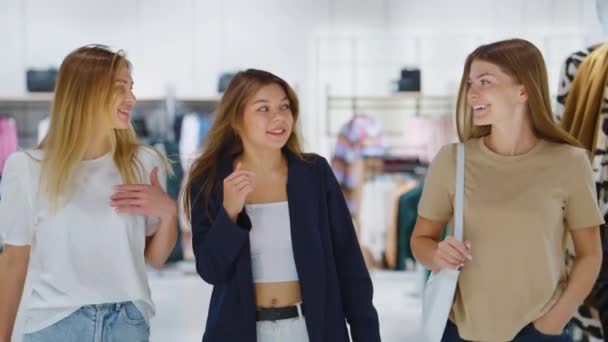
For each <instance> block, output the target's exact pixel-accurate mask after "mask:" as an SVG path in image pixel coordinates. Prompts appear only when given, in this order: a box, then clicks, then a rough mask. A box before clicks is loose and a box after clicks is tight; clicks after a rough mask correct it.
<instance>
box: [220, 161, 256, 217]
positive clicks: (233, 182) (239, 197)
mask: <svg viewBox="0 0 608 342" xmlns="http://www.w3.org/2000/svg"><path fill="white" fill-rule="evenodd" d="M254 176H255V173H253V172H251V171H246V170H241V163H238V164H237V165H236V169H235V170H234V172H232V173H231V174H230V175H229V176H228V177H226V178H225V179H224V203H223V205H224V209H225V210H226V213H228V216H229V217H230V219H231V220H232V221H233V222H236V218H237V216H238V215H239V213H240V212H241V210H243V207H244V206H245V201H246V199H247V195H249V194H250V193H251V192H252V191H253V189H254V188H255V184H254V181H253V177H254Z"/></svg>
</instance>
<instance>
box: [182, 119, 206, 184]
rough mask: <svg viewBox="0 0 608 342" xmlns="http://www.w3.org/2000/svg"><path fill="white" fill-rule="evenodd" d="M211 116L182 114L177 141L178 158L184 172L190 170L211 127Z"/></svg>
mask: <svg viewBox="0 0 608 342" xmlns="http://www.w3.org/2000/svg"><path fill="white" fill-rule="evenodd" d="M211 123H212V120H211V117H210V116H209V115H203V114H198V113H190V114H186V115H184V117H183V119H182V124H181V133H180V139H179V140H178V141H179V160H180V162H181V164H182V167H183V170H184V172H188V170H190V166H191V165H192V162H194V160H195V159H196V157H198V155H199V153H200V149H201V146H202V145H203V142H204V141H205V138H206V137H207V133H208V132H209V129H210V128H211Z"/></svg>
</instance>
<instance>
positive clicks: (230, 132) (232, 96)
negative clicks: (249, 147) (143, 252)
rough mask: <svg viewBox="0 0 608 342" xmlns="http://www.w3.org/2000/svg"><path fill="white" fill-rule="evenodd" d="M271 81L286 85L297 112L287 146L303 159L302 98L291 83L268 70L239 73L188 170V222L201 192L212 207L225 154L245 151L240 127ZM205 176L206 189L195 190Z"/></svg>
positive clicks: (185, 194) (294, 114)
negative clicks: (252, 102)
mask: <svg viewBox="0 0 608 342" xmlns="http://www.w3.org/2000/svg"><path fill="white" fill-rule="evenodd" d="M270 84H277V85H279V86H280V87H281V88H283V90H284V91H285V94H287V98H288V99H289V102H290V105H291V112H292V114H293V127H294V129H293V131H292V133H291V136H290V137H289V139H288V140H287V144H286V145H285V147H284V149H286V150H287V151H289V152H291V153H293V154H294V155H296V156H298V157H299V158H303V153H302V148H301V143H300V136H299V133H298V131H297V127H298V125H297V122H298V117H299V113H300V107H299V103H298V97H297V95H296V93H295V92H294V91H293V89H292V88H291V86H289V84H288V83H287V82H285V80H283V79H281V78H280V77H278V76H276V75H274V74H271V73H269V72H267V71H262V70H256V69H248V70H245V71H241V72H239V73H237V74H236V75H235V76H234V77H233V78H232V80H231V81H230V84H228V87H227V88H226V91H225V92H224V95H223V96H222V99H221V100H220V102H219V104H218V107H217V109H216V111H215V112H214V114H213V115H214V120H213V124H212V126H211V128H210V130H209V133H208V134H207V138H206V140H205V143H204V145H203V154H202V155H201V156H200V157H198V158H197V159H196V160H195V161H194V163H193V164H192V167H191V168H190V171H189V172H188V177H187V180H186V184H185V186H184V190H183V193H182V196H183V200H182V202H183V203H182V204H183V208H184V210H185V215H186V219H187V220H188V221H190V219H191V209H192V207H191V205H192V203H193V202H195V200H197V199H198V196H199V195H202V196H204V197H203V200H204V201H203V203H205V207H206V208H205V209H207V210H208V209H209V206H208V203H209V199H210V197H211V193H212V191H213V189H214V187H215V186H216V183H217V182H218V180H219V179H218V178H219V176H220V175H219V169H218V165H219V161H220V160H221V159H222V158H223V157H225V156H228V155H236V154H239V153H242V152H243V142H242V141H241V138H240V136H239V134H238V128H239V127H240V125H242V122H243V112H244V110H245V106H246V105H247V103H248V102H249V101H250V100H251V99H252V98H253V97H254V96H255V94H256V93H257V92H258V91H259V90H260V89H261V88H262V87H264V86H267V85H270ZM201 177H204V178H205V179H204V183H203V184H202V188H201V189H192V186H193V184H194V183H198V181H199V180H200V178H201ZM192 190H198V194H197V195H196V196H197V198H194V199H193V198H190V194H191V192H192Z"/></svg>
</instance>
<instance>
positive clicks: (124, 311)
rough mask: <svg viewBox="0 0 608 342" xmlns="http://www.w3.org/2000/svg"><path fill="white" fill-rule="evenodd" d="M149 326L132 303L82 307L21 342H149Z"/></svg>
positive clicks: (26, 336) (27, 336) (27, 335)
mask: <svg viewBox="0 0 608 342" xmlns="http://www.w3.org/2000/svg"><path fill="white" fill-rule="evenodd" d="M149 339H150V327H149V325H148V323H147V321H146V319H145V317H144V315H142V313H141V312H140V311H139V309H137V307H136V306H135V304H133V303H132V302H124V303H113V304H98V305H87V306H83V307H81V308H80V309H78V310H77V311H75V312H74V313H72V314H71V315H69V316H68V317H66V318H64V319H62V320H60V321H59V322H57V323H55V324H53V325H51V326H49V327H47V328H44V329H42V330H39V331H36V332H33V333H31V334H25V335H24V336H23V342H49V341H61V342H82V341H91V342H119V341H129V342H148V341H149Z"/></svg>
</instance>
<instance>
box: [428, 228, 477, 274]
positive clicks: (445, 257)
mask: <svg viewBox="0 0 608 342" xmlns="http://www.w3.org/2000/svg"><path fill="white" fill-rule="evenodd" d="M467 259H468V260H473V256H472V255H471V243H470V242H469V241H465V242H462V241H458V240H456V239H455V238H454V237H453V236H448V237H446V238H445V240H443V241H441V242H439V244H438V245H437V249H436V250H435V254H434V255H433V263H434V264H435V265H437V266H439V269H440V270H441V269H444V268H450V269H459V268H460V267H463V266H464V263H465V262H466V261H467Z"/></svg>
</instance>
